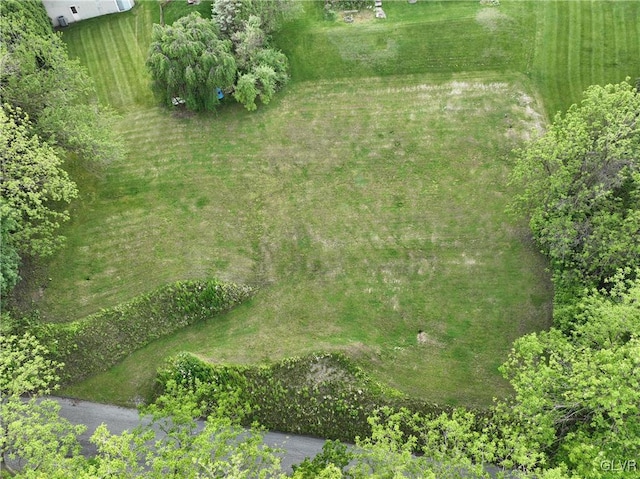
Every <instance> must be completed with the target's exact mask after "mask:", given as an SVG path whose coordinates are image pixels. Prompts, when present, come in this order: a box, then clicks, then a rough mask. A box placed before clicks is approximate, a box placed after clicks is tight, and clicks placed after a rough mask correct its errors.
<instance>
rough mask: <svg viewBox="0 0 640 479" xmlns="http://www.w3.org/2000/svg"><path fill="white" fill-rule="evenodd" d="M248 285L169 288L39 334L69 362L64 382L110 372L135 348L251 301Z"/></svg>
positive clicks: (198, 283) (210, 283) (208, 283)
mask: <svg viewBox="0 0 640 479" xmlns="http://www.w3.org/2000/svg"><path fill="white" fill-rule="evenodd" d="M251 293H252V290H251V288H249V287H248V286H238V285H235V284H228V283H221V282H218V281H215V280H208V281H185V282H178V283H175V284H171V285H168V286H164V287H162V288H160V289H157V290H155V291H153V292H151V293H148V294H144V295H141V296H138V297H136V298H134V299H133V300H131V301H128V302H126V303H122V304H119V305H118V306H115V307H113V308H110V309H104V310H102V311H100V312H98V313H96V314H93V315H91V316H88V317H86V318H84V319H81V320H79V321H73V322H70V323H64V324H48V325H44V326H41V327H40V329H39V331H38V332H37V334H38V335H39V337H40V339H41V340H43V341H44V342H45V343H46V344H47V345H48V346H49V347H50V349H52V350H53V351H54V352H55V354H56V356H57V359H58V360H60V361H62V362H64V364H65V368H64V372H63V378H62V381H63V382H66V381H69V380H73V381H78V380H81V379H83V378H85V377H87V376H90V375H92V374H95V373H97V372H100V371H105V370H107V369H109V368H110V367H112V366H113V365H114V364H116V363H118V362H119V361H121V360H123V359H124V358H126V357H127V356H128V355H130V354H131V353H132V352H133V351H135V350H136V349H139V348H141V347H143V346H145V345H146V344H148V343H150V342H151V341H153V340H155V339H158V338H160V337H162V336H165V335H167V334H170V333H172V332H174V331H176V330H178V329H180V328H184V327H185V326H188V325H190V324H193V323H196V322H198V321H203V320H207V319H210V318H213V317H214V316H216V315H218V314H220V313H222V312H224V311H227V310H229V309H230V308H232V307H233V306H235V305H237V304H239V303H241V302H242V301H244V300H246V299H248V298H249V297H250V295H251Z"/></svg>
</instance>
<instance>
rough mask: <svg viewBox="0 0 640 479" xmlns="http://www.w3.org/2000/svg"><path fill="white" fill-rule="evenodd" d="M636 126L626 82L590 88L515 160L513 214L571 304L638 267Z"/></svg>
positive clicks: (635, 99)
mask: <svg viewBox="0 0 640 479" xmlns="http://www.w3.org/2000/svg"><path fill="white" fill-rule="evenodd" d="M639 118H640V95H639V94H638V91H637V90H636V89H635V87H633V86H632V85H630V84H629V83H628V82H622V83H619V84H616V85H606V86H592V87H590V88H589V89H587V91H586V92H585V94H584V99H583V101H582V103H580V104H579V105H573V106H572V107H571V108H570V109H569V110H568V111H567V113H566V114H565V115H564V116H562V115H560V114H558V115H557V116H556V118H555V119H554V122H553V124H552V125H551V126H550V127H549V129H548V131H547V132H546V133H545V134H544V135H543V136H541V137H540V138H538V139H536V140H534V141H532V142H531V143H530V144H529V145H527V147H525V148H524V149H522V150H521V151H519V153H518V162H517V164H516V167H515V169H514V173H513V177H512V182H513V183H514V184H516V185H517V186H518V187H519V190H520V191H521V193H520V194H519V195H518V197H517V201H516V203H515V208H516V209H517V210H519V211H521V212H523V213H524V214H526V215H527V216H528V217H529V218H530V226H531V230H532V232H533V235H534V238H535V239H536V241H537V242H538V244H539V245H540V247H541V249H542V251H543V252H544V253H546V254H547V255H548V257H549V259H550V260H551V264H552V268H553V272H554V279H555V282H556V287H557V289H558V290H562V289H563V288H566V289H568V290H569V291H570V292H569V295H570V296H571V295H572V294H574V293H575V291H576V290H578V291H579V290H582V288H584V287H589V288H590V287H594V286H597V287H602V286H604V285H605V280H606V279H607V278H610V277H612V276H613V275H615V273H616V271H617V270H618V269H619V268H624V267H627V266H633V265H638V264H640V123H639V121H638V120H639ZM572 291H573V292H572ZM559 299H560V300H561V299H562V298H559Z"/></svg>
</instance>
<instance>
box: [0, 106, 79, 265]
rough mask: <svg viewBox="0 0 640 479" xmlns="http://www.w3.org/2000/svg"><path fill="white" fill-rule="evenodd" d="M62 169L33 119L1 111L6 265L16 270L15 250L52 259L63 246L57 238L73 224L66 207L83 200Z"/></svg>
mask: <svg viewBox="0 0 640 479" xmlns="http://www.w3.org/2000/svg"><path fill="white" fill-rule="evenodd" d="M62 165H63V161H62V160H61V159H60V158H59V157H58V155H57V154H56V152H55V151H54V150H53V148H51V147H50V146H49V145H48V144H47V143H44V142H43V141H42V140H41V139H40V138H39V137H38V135H36V134H34V133H33V131H32V127H31V123H30V121H29V117H28V116H26V115H24V114H23V113H22V112H21V111H20V110H17V111H14V110H12V109H11V108H8V107H7V106H6V105H5V106H4V107H2V108H1V109H0V174H1V177H0V196H1V198H2V202H1V203H0V217H1V218H2V220H3V230H4V228H6V229H7V230H8V235H4V234H3V236H5V239H6V240H7V243H6V247H7V249H5V248H3V249H2V255H3V260H2V263H3V265H4V264H7V265H11V264H14V261H13V259H12V257H10V255H13V254H14V252H15V248H18V249H19V252H20V253H25V254H30V255H35V256H47V255H50V254H51V253H53V251H55V249H56V248H57V247H58V246H59V245H60V243H61V241H62V237H60V236H56V234H55V233H56V230H57V229H58V228H59V226H60V222H62V221H65V220H67V219H68V218H69V213H68V211H67V210H65V209H64V208H63V206H64V205H66V204H68V203H69V202H70V201H71V200H72V199H73V198H76V197H77V195H78V190H77V188H76V185H75V183H74V182H73V181H72V180H71V179H70V178H69V175H68V174H67V173H66V172H65V171H64V170H63V169H62ZM7 236H8V237H7ZM9 237H10V238H9ZM5 255H6V256H5ZM5 258H7V259H6V260H5ZM3 276H4V275H3Z"/></svg>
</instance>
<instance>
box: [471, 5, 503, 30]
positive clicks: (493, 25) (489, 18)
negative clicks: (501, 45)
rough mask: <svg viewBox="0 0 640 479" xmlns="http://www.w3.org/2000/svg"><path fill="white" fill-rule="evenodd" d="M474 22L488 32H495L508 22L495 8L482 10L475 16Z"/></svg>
mask: <svg viewBox="0 0 640 479" xmlns="http://www.w3.org/2000/svg"><path fill="white" fill-rule="evenodd" d="M476 21H477V22H478V23H479V24H480V25H482V26H483V27H484V28H486V29H487V30H489V31H490V32H495V31H497V30H498V29H500V27H502V26H503V25H504V24H505V23H507V22H508V21H509V16H508V15H505V14H504V13H502V12H501V11H500V10H498V9H497V8H483V9H482V10H480V11H479V12H478V13H477V14H476Z"/></svg>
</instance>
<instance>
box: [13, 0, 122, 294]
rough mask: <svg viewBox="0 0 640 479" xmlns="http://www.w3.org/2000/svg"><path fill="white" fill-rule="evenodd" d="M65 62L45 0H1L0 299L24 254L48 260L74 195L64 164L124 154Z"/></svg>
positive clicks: (80, 72) (83, 82) (90, 163)
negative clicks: (0, 199) (45, 7)
mask: <svg viewBox="0 0 640 479" xmlns="http://www.w3.org/2000/svg"><path fill="white" fill-rule="evenodd" d="M96 98H97V97H96V94H95V90H94V87H93V83H92V81H91V79H90V78H89V76H88V75H87V73H86V72H85V70H84V69H83V68H82V67H81V66H80V65H79V64H78V62H76V61H73V60H70V59H69V56H68V54H67V51H66V48H65V45H64V43H63V42H62V40H61V38H60V35H59V34H56V33H55V32H54V31H53V28H52V26H51V22H50V20H49V18H48V17H47V14H46V11H45V9H44V6H43V5H42V2H40V1H38V0H3V1H2V2H0V99H1V111H0V174H1V176H0V196H1V198H2V203H0V233H1V239H0V241H1V243H0V246H1V247H0V298H2V302H4V301H3V300H4V298H5V297H6V295H7V294H8V293H9V292H10V291H11V290H12V288H13V287H14V286H15V285H16V283H17V282H18V280H19V267H20V262H21V258H24V257H26V256H29V257H36V258H37V257H46V256H49V255H51V254H52V253H53V252H54V251H55V250H56V249H57V248H59V247H60V245H61V244H62V241H63V238H62V237H60V236H57V235H56V232H57V230H58V228H59V227H60V223H62V222H63V221H65V220H67V219H68V218H69V214H68V210H67V207H68V205H69V203H70V202H71V201H72V200H73V199H74V198H76V197H77V196H78V190H77V187H76V185H75V183H74V182H73V181H72V180H71V179H70V178H69V175H68V174H67V173H66V172H65V170H64V164H65V163H66V162H69V161H78V162H81V163H82V164H83V165H84V166H85V167H87V168H94V169H95V168H97V167H100V165H104V164H106V163H108V162H109V161H111V160H113V159H114V158H117V157H118V156H119V155H121V154H122V148H121V145H120V143H119V142H118V141H117V140H116V139H115V137H114V135H113V134H112V132H111V125H112V122H113V119H114V116H113V114H112V113H111V112H109V111H108V110H106V109H105V108H104V107H103V106H101V105H99V104H98V103H97V101H96Z"/></svg>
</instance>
